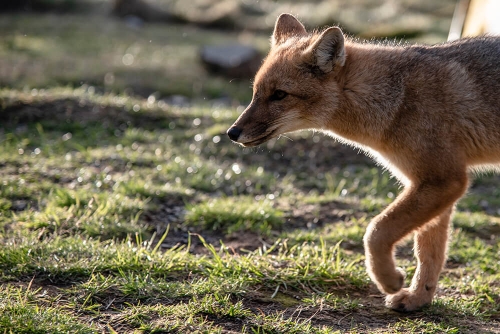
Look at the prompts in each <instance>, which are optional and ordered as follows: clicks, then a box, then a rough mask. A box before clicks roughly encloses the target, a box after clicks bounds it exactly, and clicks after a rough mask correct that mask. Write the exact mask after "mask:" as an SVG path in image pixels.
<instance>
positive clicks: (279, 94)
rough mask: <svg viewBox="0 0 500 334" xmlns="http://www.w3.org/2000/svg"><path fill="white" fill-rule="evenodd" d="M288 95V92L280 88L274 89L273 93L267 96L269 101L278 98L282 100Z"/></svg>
mask: <svg viewBox="0 0 500 334" xmlns="http://www.w3.org/2000/svg"><path fill="white" fill-rule="evenodd" d="M287 96H288V93H287V92H285V91H283V90H281V89H276V90H275V91H274V93H273V95H271V97H270V98H269V99H270V100H271V101H279V100H283V99H284V98H285V97H287Z"/></svg>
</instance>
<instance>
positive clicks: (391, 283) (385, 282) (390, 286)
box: [377, 267, 406, 294]
mask: <svg viewBox="0 0 500 334" xmlns="http://www.w3.org/2000/svg"><path fill="white" fill-rule="evenodd" d="M405 277H406V273H405V272H404V270H403V269H401V268H399V267H397V268H396V271H394V273H393V274H392V275H387V274H385V275H381V276H380V277H378V278H379V280H378V282H377V286H378V288H379V290H381V291H383V292H385V293H387V294H394V293H396V292H398V291H400V290H401V288H402V287H403V285H404V282H405Z"/></svg>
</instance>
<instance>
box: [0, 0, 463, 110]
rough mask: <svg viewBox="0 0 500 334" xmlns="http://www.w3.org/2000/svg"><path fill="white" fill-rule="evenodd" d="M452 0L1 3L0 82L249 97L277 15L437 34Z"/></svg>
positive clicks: (404, 34) (420, 36)
mask: <svg viewBox="0 0 500 334" xmlns="http://www.w3.org/2000/svg"><path fill="white" fill-rule="evenodd" d="M456 7H457V1H456V0H442V1H434V0H387V1H377V0H349V1H333V0H328V1H322V0H301V1H272V0H224V1H219V0H192V1H185V0H20V1H3V2H2V3H1V4H0V86H3V87H9V88H14V89H19V90H31V89H33V88H36V89H44V88H49V87H55V86H70V87H80V86H82V85H86V86H85V87H87V86H88V87H92V88H91V90H95V91H96V92H114V93H127V94H129V95H136V96H141V97H146V98H147V97H149V96H153V97H154V98H155V99H156V100H164V101H165V103H167V104H179V105H182V104H184V103H188V101H190V100H191V99H207V100H213V99H217V100H220V101H222V102H227V103H228V104H231V105H232V104H236V105H239V104H245V103H247V102H248V101H249V100H250V99H251V88H250V79H251V77H252V76H253V74H254V72H255V71H256V70H257V68H258V66H259V64H260V62H261V59H262V57H263V56H264V55H265V54H266V52H267V50H268V45H269V35H270V33H271V31H272V28H273V25H274V21H275V19H276V17H277V16H278V15H279V14H280V13H283V12H288V13H292V14H294V15H296V16H297V17H299V18H300V19H301V20H302V22H304V24H305V25H306V27H307V28H308V29H316V28H321V27H325V26H328V25H339V26H340V27H342V29H343V30H344V31H345V32H346V33H347V34H348V35H350V36H353V37H358V38H361V39H387V40H395V41H396V42H401V41H404V42H411V43H414V42H418V43H439V42H444V41H446V40H447V38H448V34H449V31H450V26H451V24H452V17H453V14H454V12H455V11H456Z"/></svg>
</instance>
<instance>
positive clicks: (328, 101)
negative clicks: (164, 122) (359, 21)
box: [227, 14, 346, 146]
mask: <svg viewBox="0 0 500 334" xmlns="http://www.w3.org/2000/svg"><path fill="white" fill-rule="evenodd" d="M345 58H346V56H345V51H344V36H343V34H342V31H341V30H340V29H339V28H337V27H331V28H328V29H326V30H324V31H323V32H322V33H313V34H308V33H307V31H306V29H305V28H304V26H303V25H302V23H300V22H299V21H298V20H297V19H296V18H295V17H293V16H292V15H290V14H282V15H280V16H279V18H278V19H277V21H276V24H275V27H274V32H273V35H272V37H271V50H270V52H269V54H268V56H267V57H266V59H265V60H264V62H263V64H262V66H261V68H260V69H259V71H258V72H257V74H256V76H255V81H254V85H253V98H252V102H251V103H250V105H249V106H248V107H247V108H246V109H245V110H244V111H243V113H242V114H241V115H240V117H239V118H238V119H237V120H236V122H235V123H234V124H233V125H232V126H231V127H230V128H229V130H228V131H227V134H228V136H229V138H230V139H231V140H233V141H234V142H237V143H239V144H241V145H243V146H257V145H259V144H262V143H264V142H266V141H267V140H269V139H271V138H274V137H277V136H279V135H280V134H284V133H287V132H292V131H297V130H302V129H325V127H326V125H327V124H328V123H329V122H330V119H328V118H329V117H330V116H329V115H331V111H332V110H336V109H337V107H338V106H337V105H338V95H339V91H340V90H339V87H338V83H337V81H336V80H332V76H335V75H336V73H338V72H339V71H340V69H341V68H342V67H343V66H344V63H345ZM326 109H328V110H329V111H330V112H326Z"/></svg>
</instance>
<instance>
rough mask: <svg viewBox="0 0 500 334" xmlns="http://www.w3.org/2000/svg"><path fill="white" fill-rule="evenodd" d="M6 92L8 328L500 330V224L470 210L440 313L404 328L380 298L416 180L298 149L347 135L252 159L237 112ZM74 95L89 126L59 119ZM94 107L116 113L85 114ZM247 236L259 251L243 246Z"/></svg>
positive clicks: (1, 195)
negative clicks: (403, 184) (379, 239)
mask: <svg viewBox="0 0 500 334" xmlns="http://www.w3.org/2000/svg"><path fill="white" fill-rule="evenodd" d="M0 96H2V106H3V108H5V109H3V110H2V111H1V112H2V114H1V115H2V119H4V131H3V132H1V133H0V141H1V142H2V143H3V147H2V151H0V157H1V158H2V168H1V169H0V175H1V176H2V182H1V183H0V231H1V237H0V242H1V247H0V281H1V282H2V284H3V286H2V292H3V296H2V297H1V299H0V308H1V309H0V311H2V315H0V331H7V332H9V331H11V330H12V332H23V331H24V332H30V331H31V332H33V331H35V329H40V330H42V331H43V330H46V331H50V329H53V330H54V331H60V332H65V331H66V332H68V331H69V332H75V333H87V332H102V330H103V329H106V330H110V331H111V329H112V330H115V331H116V332H120V331H119V329H120V328H122V329H124V330H126V331H134V330H142V331H161V330H167V331H168V330H170V331H174V332H175V331H177V332H183V331H200V332H202V331H206V332H215V333H217V332H224V331H225V330H227V329H228V328H227V326H228V325H224V324H227V323H231V326H232V327H231V328H230V329H231V330H235V331H241V332H246V333H269V332H273V333H293V332H295V333H337V332H339V331H340V332H351V333H359V332H361V333H363V332H366V333H368V332H374V330H375V332H377V330H379V332H384V331H385V332H387V331H388V332H408V331H410V332H411V331H419V332H429V333H430V332H433V331H434V332H450V333H454V332H455V333H460V332H462V331H463V330H464V328H465V329H466V330H468V329H469V328H470V326H473V328H478V327H474V326H479V327H480V328H488V325H489V324H490V323H491V324H493V325H491V327H492V328H498V326H497V325H496V322H495V321H496V320H495V319H497V318H498V314H499V309H498V306H497V305H498V304H499V301H500V299H499V296H500V290H499V289H500V286H499V285H498V282H499V281H500V277H499V276H498V275H499V274H498V273H499V272H500V268H499V262H498V253H499V252H500V249H499V239H498V235H497V234H498V233H497V232H496V231H497V228H498V218H497V217H496V215H490V214H488V212H479V211H478V209H477V207H476V206H475V205H473V204H470V203H469V202H468V201H467V198H466V199H465V200H463V201H462V202H460V205H459V206H458V209H457V213H456V215H455V218H454V225H455V229H454V230H453V233H452V236H451V243H450V250H449V263H448V267H447V268H446V269H445V271H444V272H443V274H442V277H441V281H440V290H438V295H437V298H436V301H435V302H434V304H433V305H432V306H430V307H429V308H426V309H425V310H424V311H422V312H420V313H418V314H417V316H416V317H409V318H404V317H401V316H400V315H394V314H392V313H390V312H389V311H386V310H385V309H384V307H383V305H382V299H381V298H379V297H380V295H377V293H376V292H374V291H375V290H373V289H374V288H373V286H372V285H371V283H370V281H369V279H368V276H367V275H366V273H365V268H364V263H363V262H364V255H363V243H362V238H363V234H364V230H365V228H366V226H367V224H368V223H369V221H370V218H371V217H373V216H374V215H376V214H377V213H378V212H380V210H382V209H383V208H384V207H385V206H386V205H387V204H388V203H390V202H391V201H392V200H393V198H394V197H395V196H397V193H398V192H399V186H398V184H397V183H395V182H394V180H392V179H391V178H390V177H389V175H387V173H382V172H381V171H379V170H378V169H376V168H374V167H373V166H372V165H369V166H368V167H366V166H365V165H364V164H363V163H364V162H362V163H360V162H359V161H360V160H351V162H350V163H348V164H336V165H332V166H333V167H331V169H329V170H327V169H322V170H320V171H319V172H317V173H316V171H317V169H318V168H320V167H319V166H323V165H329V164H333V163H334V161H333V160H332V159H331V158H330V156H329V155H328V154H321V155H318V156H314V155H311V156H309V153H304V152H301V153H300V152H299V153H297V152H296V150H294V146H295V145H305V144H307V143H309V145H312V144H310V142H312V143H314V145H316V146H314V150H318V152H320V151H322V150H325V152H330V153H335V151H336V150H338V149H340V148H339V147H338V146H335V145H334V144H332V140H331V139H330V138H327V137H316V136H317V135H316V134H308V133H299V134H296V135H293V136H292V138H293V140H294V142H289V141H283V140H281V141H280V140H279V141H272V142H270V143H269V144H267V145H265V146H264V147H261V148H259V149H253V150H249V149H243V148H240V147H239V146H236V145H234V144H232V143H230V142H229V140H228V139H227V138H226V137H225V136H224V134H223V130H224V129H225V128H227V127H228V126H229V125H230V124H231V122H232V120H233V119H234V118H235V117H236V115H237V111H236V110H234V109H231V108H228V107H220V106H213V105H209V104H200V105H196V106H194V107H191V108H183V109H179V108H177V107H172V106H164V105H162V104H161V103H160V104H158V102H155V103H153V104H151V103H148V102H147V101H146V99H140V98H137V97H130V96H127V95H113V94H107V93H106V94H97V93H95V92H89V90H88V87H83V88H78V89H70V88H57V89H53V90H47V91H45V92H44V93H43V94H41V93H39V92H38V94H36V95H32V94H31V92H29V91H28V92H22V91H16V90H12V89H3V90H1V91H0ZM60 101H64V102H63V105H64V106H66V107H69V108H75V109H74V110H75V111H74V114H72V115H68V116H63V117H62V118H60V119H59V118H58V117H61V116H60V115H59V114H57V113H54V111H51V110H52V109H51V108H52V106H58V103H61V102H60ZM81 101H84V102H85V104H86V106H87V107H85V108H83V109H78V108H79V107H78V105H79V103H80V102H81ZM18 103H26V104H28V105H29V106H31V107H33V108H35V109H36V110H39V111H43V112H47V114H46V115H43V114H42V115H39V116H38V118H37V119H35V120H30V119H29V117H28V116H26V115H23V114H22V113H20V111H22V109H20V110H14V109H9V108H13V106H15V105H16V104H18ZM135 105H139V106H140V107H139V108H140V110H139V111H137V112H136V111H134V109H133V108H134V106H135ZM45 106H48V107H45ZM94 107H98V108H102V109H103V110H105V111H109V113H102V114H101V116H100V118H99V119H95V118H92V117H89V118H85V117H83V116H85V115H86V114H85V113H86V112H88V111H87V110H88V109H90V110H93V108H94ZM136 109H137V108H136ZM26 117H28V118H26ZM69 134H71V135H69ZM307 147H309V146H307ZM353 159H357V157H356V156H354V158H353ZM329 166H330V165H329ZM488 178H489V180H490V181H491V183H492V187H494V186H497V185H498V179H496V178H494V177H488ZM479 185H480V186H481V187H486V185H483V184H481V183H478V186H479ZM488 189H490V188H488ZM491 191H492V190H488V191H485V192H481V191H476V190H475V188H474V187H473V188H472V190H471V196H476V197H478V198H487V196H486V195H485V194H489V193H490V192H491ZM492 203H493V202H492ZM238 235H239V236H242V235H243V236H246V237H247V238H255V240H245V241H248V242H249V243H251V244H252V245H254V246H255V247H253V248H252V249H251V250H247V249H245V247H238V244H235V243H233V239H231V238H232V237H234V236H238ZM207 240H211V241H210V242H209V241H207ZM212 240H216V241H218V242H217V243H213V242H212ZM410 253H411V242H409V243H406V244H404V245H403V253H402V254H400V253H398V254H400V255H402V256H401V259H400V260H399V261H398V265H401V266H402V267H404V269H405V270H406V271H407V273H408V274H409V275H411V274H413V273H414V271H415V261H414V260H413V259H412V258H411V256H410V255H409V254H410ZM31 281H33V283H32V285H31V286H30V287H29V288H28V285H29V284H30V282H31ZM373 296H375V297H373ZM374 300H375V301H374ZM255 305H257V306H255ZM110 312H114V313H113V314H114V316H113V317H110V316H109V314H110ZM56 314H57V315H60V316H59V317H57V318H56V317H55V316H56ZM363 314H364V315H366V314H368V315H369V316H370V317H372V318H374V319H379V320H378V321H379V322H378V323H377V325H376V326H377V327H376V329H374V327H370V325H366V324H362V323H357V322H356V321H357V320H356V319H359V318H357V317H360V318H362V317H361V315H363ZM322 316H324V317H326V319H328V320H319V319H323V318H321V317H322ZM16 317H17V318H16ZM351 318H352V319H354V320H351ZM13 319H20V320H19V321H18V320H13ZM34 319H39V321H40V322H39V325H37V323H36V322H35V320H34ZM89 319H93V322H89V321H88V320H89ZM436 319H438V320H436ZM472 321H473V324H472V325H470V322H472ZM339 323H348V324H349V325H345V324H344V325H342V326H343V327H339V325H336V324H339ZM50 326H53V327H50ZM224 326H226V327H224ZM468 326H469V327H468ZM495 326H497V327H495Z"/></svg>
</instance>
